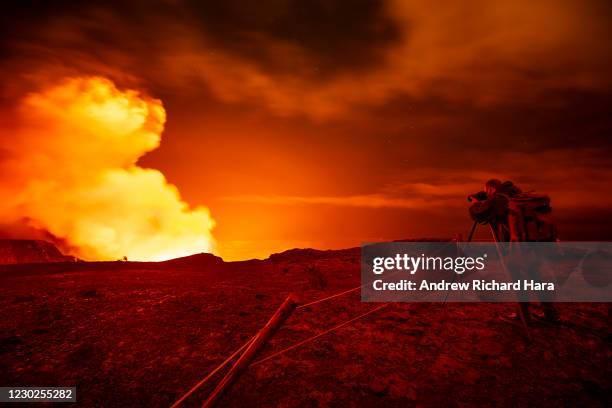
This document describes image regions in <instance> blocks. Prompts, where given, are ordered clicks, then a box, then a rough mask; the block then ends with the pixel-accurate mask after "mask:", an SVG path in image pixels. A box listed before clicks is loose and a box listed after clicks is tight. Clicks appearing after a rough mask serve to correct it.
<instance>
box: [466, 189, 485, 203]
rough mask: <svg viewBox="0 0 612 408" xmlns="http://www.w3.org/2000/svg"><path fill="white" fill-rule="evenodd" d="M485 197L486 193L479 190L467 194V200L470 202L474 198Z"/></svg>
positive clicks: (477, 199) (481, 198)
mask: <svg viewBox="0 0 612 408" xmlns="http://www.w3.org/2000/svg"><path fill="white" fill-rule="evenodd" d="M486 199H487V193H486V192H484V191H479V192H477V193H475V194H470V195H469V196H467V200H468V202H470V203H471V202H472V201H474V200H476V201H484V200H486Z"/></svg>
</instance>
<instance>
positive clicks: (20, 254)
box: [0, 239, 77, 265]
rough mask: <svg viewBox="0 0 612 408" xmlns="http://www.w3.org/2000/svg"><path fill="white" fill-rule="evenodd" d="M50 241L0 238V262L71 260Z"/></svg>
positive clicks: (72, 259) (73, 259)
mask: <svg viewBox="0 0 612 408" xmlns="http://www.w3.org/2000/svg"><path fill="white" fill-rule="evenodd" d="M76 260H77V259H76V258H75V257H73V256H68V255H64V254H62V253H61V252H60V250H59V249H57V247H56V246H55V245H53V244H52V243H51V242H47V241H43V240H36V239H0V264H4V265H6V264H23V263H48V262H73V261H76Z"/></svg>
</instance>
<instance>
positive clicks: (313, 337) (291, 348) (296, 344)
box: [249, 303, 390, 367]
mask: <svg viewBox="0 0 612 408" xmlns="http://www.w3.org/2000/svg"><path fill="white" fill-rule="evenodd" d="M389 305H390V303H385V304H383V305H380V306H377V307H375V308H373V309H370V310H369V311H367V312H365V313H362V314H360V315H359V316H357V317H353V318H352V319H350V320H347V321H346V322H344V323H340V324H339V325H337V326H334V327H332V328H331V329H327V330H325V331H322V332H321V333H319V334H317V335H314V336H312V337H309V338H307V339H306V340H302V341H300V342H298V343H295V344H293V345H291V346H289V347H287V348H285V349H283V350H280V351H278V352H276V353H274V354H270V355H269V356H267V357H264V358H262V359H260V360H257V361H255V362H254V363H253V364H251V365H250V366H249V367H253V366H256V365H259V364H261V363H264V362H266V361H268V360H271V359H273V358H275V357H278V356H280V355H281V354H284V353H286V352H288V351H290V350H293V349H295V348H298V347H300V346H302V345H304V344H306V343H309V342H311V341H314V340H316V339H318V338H319V337H321V336H324V335H326V334H328V333H331V332H333V331H336V330H338V329H340V328H342V327H344V326H346V325H348V324H351V323H353V322H354V321H357V320H359V319H361V318H363V317H366V316H368V315H370V314H372V313H374V312H377V311H379V310H380V309H383V308H385V307H387V306H389Z"/></svg>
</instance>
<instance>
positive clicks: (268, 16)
mask: <svg viewBox="0 0 612 408" xmlns="http://www.w3.org/2000/svg"><path fill="white" fill-rule="evenodd" d="M383 3H384V2H383V1H381V0H355V1H342V0H333V1H332V0H329V1H323V0H316V1H298V0H266V1H258V2H250V1H244V0H230V1H223V2H201V1H196V0H188V1H187V4H188V9H190V11H194V12H195V16H196V24H197V26H198V27H199V28H200V29H201V30H202V31H203V32H204V33H205V34H206V36H207V37H209V38H212V39H213V40H214V42H215V43H217V44H218V45H219V46H220V47H221V48H222V49H226V50H230V51H231V52H235V53H237V54H238V55H240V56H243V57H248V58H250V59H252V60H253V61H255V62H257V63H260V64H263V65H264V66H265V67H266V68H267V69H269V70H272V71H277V70H280V71H283V72H284V73H291V71H292V70H293V71H294V70H295V69H296V68H297V67H295V66H293V61H287V60H283V59H282V58H279V57H278V56H277V55H274V53H273V52H272V51H273V50H270V49H268V48H267V41H270V40H272V41H280V42H286V43H288V44H291V45H294V46H296V47H299V48H300V49H302V50H304V51H305V52H306V53H307V55H308V56H309V57H311V58H312V60H313V65H314V67H313V69H314V70H315V71H318V72H319V73H321V74H326V73H330V72H332V73H333V72H335V71H338V70H342V69H347V68H349V69H351V70H358V69H360V68H363V67H371V66H375V65H377V63H378V62H379V61H380V59H381V58H382V56H383V51H384V50H385V49H386V48H387V47H388V46H391V45H394V44H395V43H396V42H397V41H398V40H399V39H400V37H401V35H402V34H403V33H405V32H403V31H402V29H401V28H400V27H398V26H397V22H395V21H393V20H392V19H391V18H390V17H389V16H387V15H386V14H385V12H386V10H385V8H384V4H383ZM403 29H404V30H406V27H404V28H403ZM281 57H282V56H281Z"/></svg>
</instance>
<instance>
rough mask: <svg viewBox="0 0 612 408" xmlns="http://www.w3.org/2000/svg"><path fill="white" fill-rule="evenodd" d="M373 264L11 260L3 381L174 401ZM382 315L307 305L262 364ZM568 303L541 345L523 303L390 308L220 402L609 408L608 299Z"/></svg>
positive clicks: (346, 300) (0, 297) (289, 257)
mask: <svg viewBox="0 0 612 408" xmlns="http://www.w3.org/2000/svg"><path fill="white" fill-rule="evenodd" d="M359 256H360V250H359V248H354V249H347V250H342V251H315V250H291V251H287V252H284V253H281V254H276V255H273V256H271V257H270V258H269V259H267V260H264V261H259V260H253V261H244V262H227V263H226V262H223V260H221V259H220V258H218V257H215V256H212V255H207V254H202V255H195V256H191V257H187V258H182V259H177V260H172V261H168V262H162V263H137V262H96V263H88V262H63V263H61V262H60V263H47V264H27V265H4V266H0V288H1V289H0V314H1V316H2V317H3V318H2V319H1V320H0V384H1V385H37V386H75V385H76V386H77V400H78V405H79V406H104V407H114V406H147V407H158V406H159V407H167V406H169V405H171V404H172V403H173V402H174V401H175V400H177V399H178V398H179V397H180V396H181V395H183V394H184V393H185V392H186V391H187V390H189V389H190V388H191V387H192V386H193V385H194V384H195V383H196V382H198V381H199V380H200V379H201V378H203V377H204V376H205V375H206V374H207V373H208V372H210V371H211V370H212V369H214V368H215V367H216V366H217V365H218V364H219V363H220V362H221V361H223V360H224V359H225V358H226V357H227V356H229V355H230V354H231V353H232V352H233V351H234V350H236V349H237V348H239V347H240V346H241V345H242V344H243V343H244V342H245V341H246V340H247V339H249V338H250V337H251V336H252V335H253V334H255V333H256V332H257V330H258V329H259V328H260V327H261V326H262V325H263V324H264V323H265V322H266V321H267V320H268V318H269V317H270V316H271V314H272V313H273V312H274V311H275V310H276V308H277V307H278V306H279V305H280V304H281V303H282V302H283V300H284V299H285V297H286V296H287V295H288V294H289V293H295V294H296V295H297V296H298V298H299V299H300V301H301V302H309V301H312V300H315V299H319V298H322V297H325V296H328V295H330V294H333V293H336V292H339V291H343V290H346V289H350V288H353V287H356V286H359V284H360V282H359ZM376 306H377V304H368V303H362V302H361V301H360V297H359V292H358V291H356V292H352V293H349V294H347V295H345V296H341V297H337V298H335V299H333V300H331V301H328V302H324V303H318V304H315V305H312V306H310V307H305V308H301V309H298V310H296V311H295V312H294V313H293V315H292V316H291V317H290V318H289V319H288V321H287V322H286V324H285V325H284V326H283V327H282V328H281V329H280V330H279V331H278V332H277V333H276V335H275V336H274V337H273V338H272V340H271V341H270V343H269V344H268V345H267V346H266V348H265V349H264V350H263V352H262V353H261V356H262V357H265V356H267V355H271V354H272V353H274V352H276V351H278V350H281V349H283V348H285V347H288V346H290V345H292V344H294V343H296V342H298V341H300V340H303V339H306V338H308V337H310V336H312V335H314V334H317V333H319V332H321V331H323V330H325V329H327V328H330V327H333V326H335V325H337V324H339V323H342V322H344V321H347V320H349V319H351V318H353V317H355V316H358V315H359V314H362V313H364V312H366V311H368V310H370V309H372V308H373V307H376ZM559 309H560V312H561V315H562V317H563V319H564V321H566V322H567V324H564V325H562V326H550V325H545V324H543V323H534V325H533V327H532V334H533V338H534V341H533V343H531V344H528V343H527V342H526V341H525V340H524V337H523V334H522V331H521V329H520V328H519V327H517V326H515V325H513V324H511V323H508V322H506V321H504V320H502V319H500V318H499V316H502V315H506V314H509V313H510V312H512V311H513V310H514V305H513V304H486V303H478V304H447V305H442V304H426V303H418V304H416V303H411V304H391V305H389V306H388V307H386V308H384V309H382V310H380V311H377V312H375V313H372V314H370V315H368V316H366V317H364V318H363V319H360V320H358V321H355V322H354V323H352V324H349V325H347V326H345V327H343V328H341V329H339V330H337V331H334V332H333V333H330V334H327V335H325V336H322V337H320V338H318V339H317V340H315V341H313V342H310V343H307V344H305V345H303V346H301V347H299V348H296V349H294V350H291V351H289V352H287V353H285V354H282V355H281V356H278V357H276V358H273V359H271V360H268V361H266V362H264V363H262V364H258V365H256V366H254V367H251V368H249V369H248V370H247V371H246V372H245V373H244V375H242V376H241V377H240V379H239V380H238V381H237V382H236V383H235V384H234V385H233V386H232V387H231V389H230V390H229V391H228V392H227V393H226V394H225V395H224V396H223V397H222V399H221V401H220V404H219V406H229V407H244V406H281V407H293V406H304V407H311V406H312V407H316V406H322V407H325V406H335V407H347V406H348V407H351V406H354V407H357V406H371V407H373V406H376V407H383V406H389V407H400V406H401V407H406V406H422V407H435V406H457V407H462V406H471V405H485V406H491V405H497V406H505V407H516V406H519V407H521V406H601V407H605V406H610V403H611V401H610V395H611V394H612V392H611V391H612V390H611V386H612V369H611V367H610V358H611V351H612V350H611V347H610V340H611V336H610V325H609V319H610V316H609V313H610V308H609V305H608V304H562V305H560V306H559ZM537 310H538V309H537V308H535V311H537ZM218 378H219V377H215V379H218ZM212 385H213V384H210V385H207V386H205V387H203V388H202V389H201V390H200V391H198V392H196V393H195V394H194V395H192V396H191V397H190V398H189V399H188V400H187V401H186V402H185V404H184V405H185V406H200V404H201V403H202V401H203V400H204V399H205V398H206V396H207V395H208V392H210V390H211V387H212Z"/></svg>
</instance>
